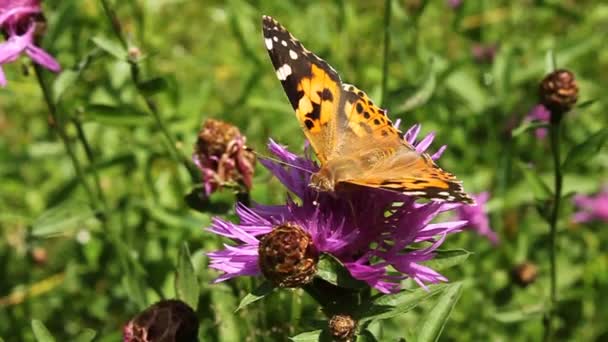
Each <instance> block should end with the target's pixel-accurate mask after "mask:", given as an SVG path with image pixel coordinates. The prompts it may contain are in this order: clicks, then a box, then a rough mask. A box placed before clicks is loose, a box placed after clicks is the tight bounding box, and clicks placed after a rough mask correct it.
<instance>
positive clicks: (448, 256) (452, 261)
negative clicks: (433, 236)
mask: <svg viewBox="0 0 608 342" xmlns="http://www.w3.org/2000/svg"><path fill="white" fill-rule="evenodd" d="M433 253H434V254H435V257H434V258H433V259H431V260H429V261H425V262H423V263H422V264H423V265H424V266H428V267H430V268H432V269H434V270H435V271H441V270H444V269H446V268H450V267H454V266H456V265H459V264H462V263H463V262H465V260H467V259H468V258H469V256H470V255H471V254H472V253H471V252H469V251H467V250H464V249H452V250H436V251H434V252H433Z"/></svg>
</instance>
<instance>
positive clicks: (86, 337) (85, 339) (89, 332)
mask: <svg viewBox="0 0 608 342" xmlns="http://www.w3.org/2000/svg"><path fill="white" fill-rule="evenodd" d="M96 335H97V332H95V330H93V329H84V331H83V332H81V333H80V334H79V335H78V336H76V338H75V339H74V342H91V341H93V339H94V338H95V336H96Z"/></svg>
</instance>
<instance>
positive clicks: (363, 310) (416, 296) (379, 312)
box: [355, 284, 447, 323]
mask: <svg viewBox="0 0 608 342" xmlns="http://www.w3.org/2000/svg"><path fill="white" fill-rule="evenodd" d="M446 286H447V285H446V284H437V285H430V286H429V290H428V291H427V290H425V289H423V288H417V289H415V290H402V291H401V292H399V293H395V294H390V295H381V296H379V297H378V298H375V299H373V300H372V301H370V302H366V303H363V304H361V305H360V306H359V309H357V312H356V313H355V316H356V317H359V321H360V322H361V323H363V322H366V321H370V320H379V319H387V318H392V317H395V316H399V315H401V314H403V313H405V312H408V311H410V310H411V309H413V308H415V307H416V306H418V305H419V304H420V303H422V302H423V301H424V300H426V299H428V298H430V297H432V296H434V295H436V294H437V293H439V292H441V291H443V289H444V288H445V287H446Z"/></svg>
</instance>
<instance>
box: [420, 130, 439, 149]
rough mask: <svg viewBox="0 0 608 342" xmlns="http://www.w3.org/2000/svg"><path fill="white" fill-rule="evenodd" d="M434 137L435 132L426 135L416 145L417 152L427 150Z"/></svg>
mask: <svg viewBox="0 0 608 342" xmlns="http://www.w3.org/2000/svg"><path fill="white" fill-rule="evenodd" d="M434 139H435V132H431V133H429V134H428V135H427V136H426V137H424V139H422V140H421V141H420V142H419V143H418V144H417V145H416V152H418V153H422V152H424V151H426V149H427V148H429V146H431V143H432V142H433V140H434Z"/></svg>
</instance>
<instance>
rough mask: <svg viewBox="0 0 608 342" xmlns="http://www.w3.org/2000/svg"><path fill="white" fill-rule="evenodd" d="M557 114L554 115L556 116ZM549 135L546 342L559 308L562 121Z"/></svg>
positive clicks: (555, 123)
mask: <svg viewBox="0 0 608 342" xmlns="http://www.w3.org/2000/svg"><path fill="white" fill-rule="evenodd" d="M556 114H557V113H552V115H556ZM549 134H550V138H551V152H552V155H553V168H554V173H555V177H554V178H555V179H554V180H555V184H554V187H555V192H554V195H553V209H552V211H551V217H550V222H549V225H550V231H549V261H550V265H551V269H550V281H551V283H550V299H551V308H550V310H549V314H548V316H547V317H546V322H545V340H551V338H552V321H553V316H554V314H555V310H556V308H557V265H556V241H555V240H556V235H557V221H558V219H559V211H560V205H561V198H562V170H561V157H560V135H561V120H555V122H553V121H552V122H551V125H550V127H549Z"/></svg>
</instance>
